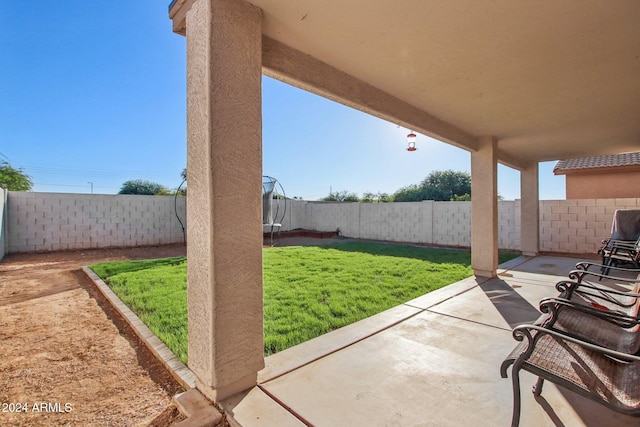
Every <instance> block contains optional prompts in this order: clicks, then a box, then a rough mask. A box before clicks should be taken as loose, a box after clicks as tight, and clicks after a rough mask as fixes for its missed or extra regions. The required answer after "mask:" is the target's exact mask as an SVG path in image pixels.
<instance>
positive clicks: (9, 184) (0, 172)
mask: <svg viewBox="0 0 640 427" xmlns="http://www.w3.org/2000/svg"><path fill="white" fill-rule="evenodd" d="M0 187H2V188H5V189H7V190H9V191H30V190H31V189H32V188H33V180H32V179H31V177H30V176H29V175H27V174H26V173H25V172H24V171H23V170H22V169H16V168H14V167H13V166H11V165H10V164H9V162H7V161H6V160H0Z"/></svg>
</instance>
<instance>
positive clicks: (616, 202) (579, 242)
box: [540, 198, 640, 254]
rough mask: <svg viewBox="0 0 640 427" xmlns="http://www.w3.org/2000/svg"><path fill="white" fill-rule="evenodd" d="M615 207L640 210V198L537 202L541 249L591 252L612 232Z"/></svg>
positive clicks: (581, 252) (576, 252) (595, 250)
mask: <svg viewBox="0 0 640 427" xmlns="http://www.w3.org/2000/svg"><path fill="white" fill-rule="evenodd" d="M616 209H640V199H636V198H626V199H577V200H544V201H541V202H540V250H541V251H542V252H560V253H571V254H593V253H596V252H597V250H598V248H600V246H601V243H600V241H601V240H602V239H603V238H606V237H609V236H610V235H611V222H612V220H613V214H614V212H615V211H616Z"/></svg>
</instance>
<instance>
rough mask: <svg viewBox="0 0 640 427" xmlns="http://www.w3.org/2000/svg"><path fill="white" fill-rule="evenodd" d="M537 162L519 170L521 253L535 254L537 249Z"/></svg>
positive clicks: (538, 212) (538, 207) (538, 233)
mask: <svg viewBox="0 0 640 427" xmlns="http://www.w3.org/2000/svg"><path fill="white" fill-rule="evenodd" d="M538 188H539V185H538V163H537V162H536V163H534V164H533V165H530V166H528V167H527V168H525V169H523V170H521V171H520V198H521V203H520V249H521V250H522V255H526V256H536V255H538V250H539V235H540V201H539V198H538Z"/></svg>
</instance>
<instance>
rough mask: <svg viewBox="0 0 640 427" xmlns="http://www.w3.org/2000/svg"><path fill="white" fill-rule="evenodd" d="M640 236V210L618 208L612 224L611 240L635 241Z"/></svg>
mask: <svg viewBox="0 0 640 427" xmlns="http://www.w3.org/2000/svg"><path fill="white" fill-rule="evenodd" d="M638 238H640V210H639V209H617V210H616V211H615V212H614V214H613V223H612V224H611V240H627V241H634V240H638Z"/></svg>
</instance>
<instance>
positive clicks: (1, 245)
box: [0, 188, 8, 261]
mask: <svg viewBox="0 0 640 427" xmlns="http://www.w3.org/2000/svg"><path fill="white" fill-rule="evenodd" d="M6 206H7V190H5V189H4V188H0V261H2V258H4V256H5V254H6V253H7V250H8V248H7V243H8V239H7V238H6V234H7V215H6Z"/></svg>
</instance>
